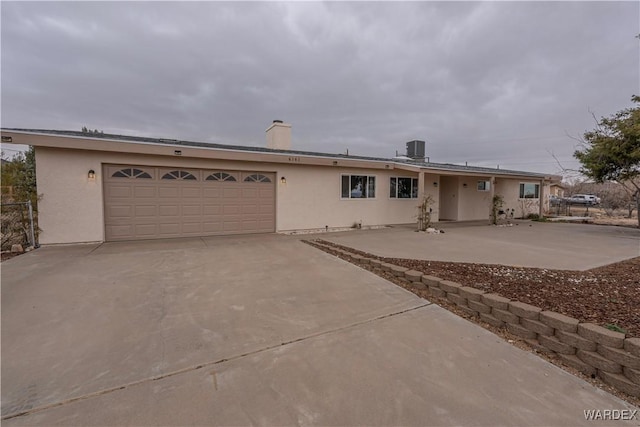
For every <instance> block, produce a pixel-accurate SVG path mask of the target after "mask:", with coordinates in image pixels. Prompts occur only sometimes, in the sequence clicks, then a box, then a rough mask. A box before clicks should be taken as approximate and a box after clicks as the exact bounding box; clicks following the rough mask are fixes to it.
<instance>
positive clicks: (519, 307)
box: [509, 301, 542, 320]
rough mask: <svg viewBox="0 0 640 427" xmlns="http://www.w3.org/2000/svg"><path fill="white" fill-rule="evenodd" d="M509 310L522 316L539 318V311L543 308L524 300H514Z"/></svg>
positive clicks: (533, 318)
mask: <svg viewBox="0 0 640 427" xmlns="http://www.w3.org/2000/svg"><path fill="white" fill-rule="evenodd" d="M509 311H510V312H512V313H513V314H515V315H517V316H520V317H524V318H527V319H532V320H538V317H539V313H540V312H541V311H542V309H541V308H540V307H536V306H534V305H531V304H526V303H524V302H519V301H512V302H510V303H509Z"/></svg>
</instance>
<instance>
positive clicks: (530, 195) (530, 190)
mask: <svg viewBox="0 0 640 427" xmlns="http://www.w3.org/2000/svg"><path fill="white" fill-rule="evenodd" d="M520 198H521V199H538V198H540V184H534V183H533V182H521V183H520Z"/></svg>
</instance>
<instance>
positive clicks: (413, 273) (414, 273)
mask: <svg viewBox="0 0 640 427" xmlns="http://www.w3.org/2000/svg"><path fill="white" fill-rule="evenodd" d="M404 275H405V276H407V277H411V278H414V279H418V280H420V279H421V278H422V272H420V271H416V270H409V271H405V272H404Z"/></svg>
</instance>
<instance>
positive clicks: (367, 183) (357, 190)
mask: <svg viewBox="0 0 640 427" xmlns="http://www.w3.org/2000/svg"><path fill="white" fill-rule="evenodd" d="M374 197H376V177H375V176H366V175H342V198H343V199H371V198H374Z"/></svg>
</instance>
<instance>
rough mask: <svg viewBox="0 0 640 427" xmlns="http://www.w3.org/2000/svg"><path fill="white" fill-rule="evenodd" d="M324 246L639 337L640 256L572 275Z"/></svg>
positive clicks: (560, 272)
mask: <svg viewBox="0 0 640 427" xmlns="http://www.w3.org/2000/svg"><path fill="white" fill-rule="evenodd" d="M321 242H322V243H323V244H325V245H331V246H333V247H337V248H342V249H345V250H348V251H350V252H353V253H357V254H360V255H365V256H367V257H369V258H377V259H380V260H384V261H385V262H389V263H392V264H396V265H400V266H403V267H406V268H410V269H412V270H417V271H420V272H422V273H424V274H429V275H432V276H436V277H439V278H441V279H445V280H451V281H454V282H458V283H461V284H463V285H465V286H471V287H474V288H477V289H481V290H483V291H486V292H491V293H496V294H498V295H501V296H503V297H505V298H509V299H512V300H517V301H521V302H525V303H527V304H531V305H535V306H537V307H540V308H542V309H543V310H551V311H555V312H558V313H562V314H565V315H567V316H571V317H574V318H576V319H578V320H580V321H582V322H592V323H596V324H599V325H602V326H605V327H610V328H620V329H622V330H623V331H624V332H625V333H626V334H627V336H636V337H640V257H637V258H632V259H630V260H626V261H622V262H619V263H616V264H610V265H607V266H604V267H598V268H594V269H592V270H587V271H569V270H550V269H543V268H528V267H509V266H504V265H496V264H470V263H455V262H440V261H424V260H414V259H402V258H383V257H378V256H375V255H371V254H368V253H366V252H362V251H358V250H356V249H353V248H349V247H345V246H341V245H338V244H335V243H331V242H327V241H321Z"/></svg>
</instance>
